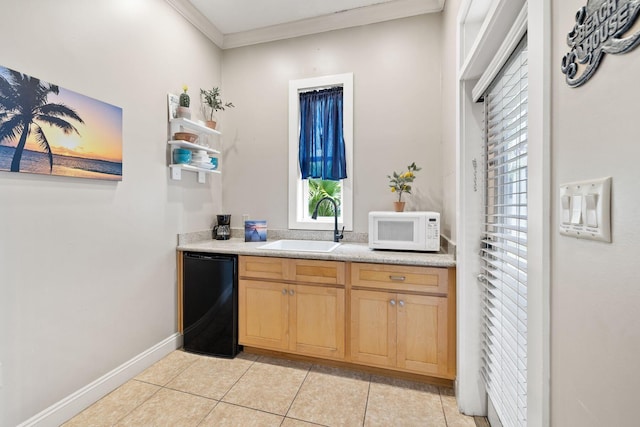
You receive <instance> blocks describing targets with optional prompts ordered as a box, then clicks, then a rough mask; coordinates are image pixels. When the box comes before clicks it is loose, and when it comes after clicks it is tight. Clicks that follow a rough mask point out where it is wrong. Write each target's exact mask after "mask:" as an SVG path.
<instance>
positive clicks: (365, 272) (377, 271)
mask: <svg viewBox="0 0 640 427" xmlns="http://www.w3.org/2000/svg"><path fill="white" fill-rule="evenodd" d="M447 277H448V274H447V269H446V268H433V267H418V266H407V265H387V264H365V263H357V262H354V263H352V264H351V286H355V287H362V288H372V289H389V290H396V291H411V292H430V293H437V294H441V295H446V294H447V286H448V283H447Z"/></svg>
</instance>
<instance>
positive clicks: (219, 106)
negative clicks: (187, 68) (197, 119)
mask: <svg viewBox="0 0 640 427" xmlns="http://www.w3.org/2000/svg"><path fill="white" fill-rule="evenodd" d="M200 96H201V98H202V105H203V106H205V105H206V106H207V107H208V108H207V110H208V111H206V112H205V116H206V117H208V118H209V120H207V121H206V122H205V123H206V125H207V127H210V128H211V129H215V128H216V126H217V122H216V120H214V113H215V112H216V111H224V110H225V108H233V107H235V105H233V103H231V102H223V101H222V100H221V99H220V88H219V87H214V88H213V89H211V90H207V89H200Z"/></svg>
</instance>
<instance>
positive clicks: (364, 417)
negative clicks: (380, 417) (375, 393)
mask: <svg viewBox="0 0 640 427" xmlns="http://www.w3.org/2000/svg"><path fill="white" fill-rule="evenodd" d="M371 378H372V376H371V375H369V387H367V401H366V403H365V404H364V416H363V417H362V427H364V424H365V423H366V422H367V410H368V409H369V396H370V395H371Z"/></svg>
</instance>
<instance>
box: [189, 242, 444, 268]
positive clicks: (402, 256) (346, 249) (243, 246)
mask: <svg viewBox="0 0 640 427" xmlns="http://www.w3.org/2000/svg"><path fill="white" fill-rule="evenodd" d="M269 241H273V240H272V239H269ZM265 243H268V242H245V241H244V239H241V238H232V239H230V240H211V239H210V238H209V239H203V240H197V241H193V242H190V241H185V242H179V244H178V250H181V251H193V252H209V253H225V254H238V255H255V256H271V257H281V258H304V259H319V260H332V261H356V262H373V263H378V264H401V265H421V266H427V267H455V265H456V262H455V259H454V257H453V255H450V254H445V253H432V252H399V251H381V250H372V249H369V246H368V245H367V244H366V243H359V242H343V243H341V244H340V246H338V247H337V248H336V249H334V250H333V251H332V252H326V253H325V252H294V251H278V250H270V249H258V246H262V245H264V244H265Z"/></svg>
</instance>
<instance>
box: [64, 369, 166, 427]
mask: <svg viewBox="0 0 640 427" xmlns="http://www.w3.org/2000/svg"><path fill="white" fill-rule="evenodd" d="M129 381H138V382H140V383H144V384H149V383H147V382H145V381H140V380H137V379H135V378H131V379H130V380H129ZM129 381H127V382H129ZM127 382H125V383H124V384H126V383H127ZM124 384H120V385H119V386H118V387H116V388H114V389H113V390H111V391H110V392H109V393H107V394H105V395H104V396H102V398H100V399H98V400H97V401H96V402H94V403H93V404H92V405H95V404H96V403H98V402H100V401H101V400H102V399H104V398H105V397H107V396H109V395H110V394H111V393H113V392H114V391H116V390H118V389H119V388H120V387H122V386H123V385H124ZM150 385H153V386H156V387H158V389H157V390H156V391H154V392H153V393H151V394H150V395H149V397H147V398H146V399H145V400H143V401H142V402H140V404H139V405H138V406H136V407H134V408H132V409H131V410H130V411H129V412H127V413H126V414H124V415H123V416H121V417H120V418H118V419H117V420H116V422H114V423H113V424H111V426H112V427H113V426H115V425H116V424H118V423H119V422H120V421H122V420H124V419H125V418H127V417H128V416H129V415H130V414H131V413H132V412H133V411H135V410H136V409H138V408H139V407H140V406H142V405H144V404H145V403H146V402H147V401H148V400H149V399H151V398H152V397H153V396H155V395H156V393H158V392H159V391H160V390H162V386H159V385H158V384H150ZM80 413H82V412H80ZM78 415H79V414H76V415H75V416H74V417H72V418H70V419H68V420H67V422H68V421H71V420H72V419H73V418H75V417H76V416H78Z"/></svg>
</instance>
